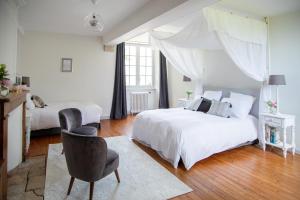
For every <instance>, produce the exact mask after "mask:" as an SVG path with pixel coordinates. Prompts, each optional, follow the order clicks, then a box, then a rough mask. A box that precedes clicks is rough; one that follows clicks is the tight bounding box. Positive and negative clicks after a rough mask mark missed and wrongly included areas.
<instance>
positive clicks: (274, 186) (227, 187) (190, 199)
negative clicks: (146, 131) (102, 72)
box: [28, 116, 300, 200]
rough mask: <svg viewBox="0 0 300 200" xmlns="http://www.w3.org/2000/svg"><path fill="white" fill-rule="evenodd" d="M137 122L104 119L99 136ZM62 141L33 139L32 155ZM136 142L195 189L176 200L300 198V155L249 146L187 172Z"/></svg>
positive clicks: (127, 128)
mask: <svg viewBox="0 0 300 200" xmlns="http://www.w3.org/2000/svg"><path fill="white" fill-rule="evenodd" d="M133 121H134V116H129V117H127V118H126V119H122V120H102V121H101V130H99V132H98V135H99V136H102V137H113V136H120V135H127V134H128V133H129V132H130V131H131V130H132V123H133ZM59 142H60V136H59V135H57V136H45V137H40V138H32V139H31V144H30V148H29V154H28V156H37V155H44V154H46V153H47V151H48V145H49V144H53V143H59ZM135 143H136V144H137V145H138V146H139V147H140V148H141V149H142V150H144V151H145V152H146V153H147V154H149V155H150V156H151V157H152V158H153V159H155V160H156V161H157V162H159V163H160V164H161V165H162V166H163V167H165V168H166V169H167V170H168V171H170V172H171V173H173V174H174V175H175V176H177V177H178V178H179V179H180V180H181V181H183V182H184V183H186V184H187V185H189V186H190V187H191V188H192V189H193V192H190V193H188V194H185V195H181V196H178V197H176V198H173V200H196V199H197V200H207V199H208V200H227V199H228V200H231V199H233V200H234V199H236V200H239V199H243V200H251V199H255V200H260V199H262V200H268V199H275V200H277V199H278V200H280V199H285V200H299V199H300V155H295V156H292V155H291V154H289V155H288V157H287V158H286V159H284V158H283V157H282V156H281V155H280V153H278V152H277V151H276V150H274V149H271V151H266V152H264V151H262V150H261V149H259V148H257V147H255V146H245V147H240V148H237V149H232V150H229V151H225V152H222V153H219V154H216V155H213V156H211V157H209V158H206V159H204V160H202V161H200V162H198V163H197V164H195V165H194V166H193V167H192V168H191V169H190V170H189V171H187V170H185V168H184V166H183V164H182V163H180V164H179V167H178V168H177V169H174V168H173V167H172V166H171V164H169V163H168V162H167V161H165V160H163V159H162V158H160V156H159V155H158V154H157V153H156V152H155V151H154V150H152V149H150V148H148V147H145V146H143V145H142V144H139V143H137V142H135Z"/></svg>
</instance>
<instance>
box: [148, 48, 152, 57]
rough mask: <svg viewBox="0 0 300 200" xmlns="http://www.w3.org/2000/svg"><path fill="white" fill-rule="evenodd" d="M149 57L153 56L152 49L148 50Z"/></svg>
mask: <svg viewBox="0 0 300 200" xmlns="http://www.w3.org/2000/svg"><path fill="white" fill-rule="evenodd" d="M147 56H152V49H151V48H147Z"/></svg>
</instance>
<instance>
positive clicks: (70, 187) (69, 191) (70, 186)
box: [67, 177, 75, 195]
mask: <svg viewBox="0 0 300 200" xmlns="http://www.w3.org/2000/svg"><path fill="white" fill-rule="evenodd" d="M74 180H75V178H74V177H71V180H70V184H69V189H68V193H67V195H69V194H70V193H71V190H72V186H73V183H74Z"/></svg>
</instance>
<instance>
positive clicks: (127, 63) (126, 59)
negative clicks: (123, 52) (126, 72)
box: [125, 56, 129, 65]
mask: <svg viewBox="0 0 300 200" xmlns="http://www.w3.org/2000/svg"><path fill="white" fill-rule="evenodd" d="M125 65H129V56H125Z"/></svg>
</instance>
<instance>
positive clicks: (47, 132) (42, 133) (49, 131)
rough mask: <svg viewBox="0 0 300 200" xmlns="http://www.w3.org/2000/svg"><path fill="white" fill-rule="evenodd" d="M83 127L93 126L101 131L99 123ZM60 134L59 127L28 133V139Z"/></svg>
mask: <svg viewBox="0 0 300 200" xmlns="http://www.w3.org/2000/svg"><path fill="white" fill-rule="evenodd" d="M83 126H93V127H95V128H97V129H101V124H100V123H90V124H86V125H83ZM60 133H61V128H60V127H55V128H48V129H41V130H35V131H31V132H30V137H40V136H48V135H58V134H60Z"/></svg>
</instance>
